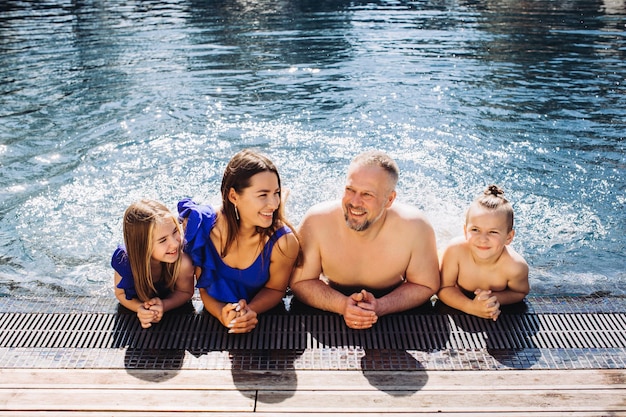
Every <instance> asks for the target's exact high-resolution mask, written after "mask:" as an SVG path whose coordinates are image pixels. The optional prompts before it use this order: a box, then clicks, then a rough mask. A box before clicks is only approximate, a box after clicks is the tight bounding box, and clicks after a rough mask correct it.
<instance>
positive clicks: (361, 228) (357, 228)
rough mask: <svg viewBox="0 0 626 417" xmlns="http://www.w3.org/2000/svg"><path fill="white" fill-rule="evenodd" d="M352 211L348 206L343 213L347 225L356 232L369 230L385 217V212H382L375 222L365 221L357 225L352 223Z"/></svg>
mask: <svg viewBox="0 0 626 417" xmlns="http://www.w3.org/2000/svg"><path fill="white" fill-rule="evenodd" d="M349 210H350V206H346V207H345V208H344V211H343V217H344V218H345V219H346V225H348V227H349V228H350V229H352V230H354V231H355V232H363V231H365V230H367V229H368V228H369V227H370V226H371V225H372V224H374V223H376V222H377V221H378V220H380V218H381V217H382V216H383V214H384V212H385V210H381V211H380V213H379V214H378V216H377V217H376V218H375V219H374V220H365V221H364V222H363V223H360V224H356V223H354V222H351V221H350V217H349V216H348V212H349Z"/></svg>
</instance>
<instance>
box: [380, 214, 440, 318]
mask: <svg viewBox="0 0 626 417" xmlns="http://www.w3.org/2000/svg"><path fill="white" fill-rule="evenodd" d="M414 222H415V224H414V225H412V227H413V229H414V230H415V236H414V237H413V239H412V241H411V245H412V246H411V247H412V250H411V260H410V262H409V265H408V267H407V270H406V275H405V279H406V282H405V283H404V284H402V285H400V286H399V287H397V288H396V289H395V290H393V291H392V292H390V293H389V294H387V295H386V296H384V297H382V298H380V299H378V300H377V304H378V305H377V307H376V314H377V315H378V316H383V315H386V314H391V313H397V312H400V311H405V310H409V309H411V308H414V307H417V306H420V305H422V304H424V303H425V302H427V301H428V300H429V299H430V298H431V297H432V296H433V295H434V294H435V293H436V292H437V290H438V289H439V262H438V258H437V244H436V239H435V232H434V230H433V228H432V227H431V225H430V224H429V223H428V222H427V221H426V220H425V219H419V220H416V221H414Z"/></svg>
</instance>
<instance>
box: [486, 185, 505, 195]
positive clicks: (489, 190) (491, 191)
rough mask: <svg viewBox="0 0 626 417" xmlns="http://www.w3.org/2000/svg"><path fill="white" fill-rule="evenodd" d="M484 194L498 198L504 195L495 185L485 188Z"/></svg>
mask: <svg viewBox="0 0 626 417" xmlns="http://www.w3.org/2000/svg"><path fill="white" fill-rule="evenodd" d="M484 194H485V195H493V196H495V197H499V196H501V195H503V194H504V191H502V189H501V188H500V187H498V186H497V185H495V184H491V185H490V186H488V187H487V189H486V190H485V193H484Z"/></svg>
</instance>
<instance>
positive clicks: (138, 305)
mask: <svg viewBox="0 0 626 417" xmlns="http://www.w3.org/2000/svg"><path fill="white" fill-rule="evenodd" d="M121 280H122V277H121V275H120V274H118V273H117V272H114V274H113V283H114V290H115V297H116V298H117V300H118V301H119V302H120V304H121V305H123V306H124V307H126V308H127V309H129V310H130V311H133V312H135V313H137V318H138V319H139V323H141V327H143V328H144V329H145V328H148V327H150V326H152V323H153V322H154V321H155V320H156V316H157V312H155V311H150V309H149V306H146V304H145V303H142V302H141V301H139V299H138V298H133V299H132V300H127V299H126V294H125V293H124V290H123V289H122V288H117V285H118V284H119V283H120V281H121Z"/></svg>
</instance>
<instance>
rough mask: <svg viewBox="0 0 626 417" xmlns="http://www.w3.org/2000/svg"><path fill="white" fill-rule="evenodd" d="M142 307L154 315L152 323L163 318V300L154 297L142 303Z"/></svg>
mask: <svg viewBox="0 0 626 417" xmlns="http://www.w3.org/2000/svg"><path fill="white" fill-rule="evenodd" d="M144 307H145V308H147V309H148V310H150V311H152V312H153V313H154V316H153V319H152V323H158V322H160V321H161V319H162V318H163V300H161V299H160V298H159V297H154V298H152V299H150V300H148V301H146V302H145V303H144Z"/></svg>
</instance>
